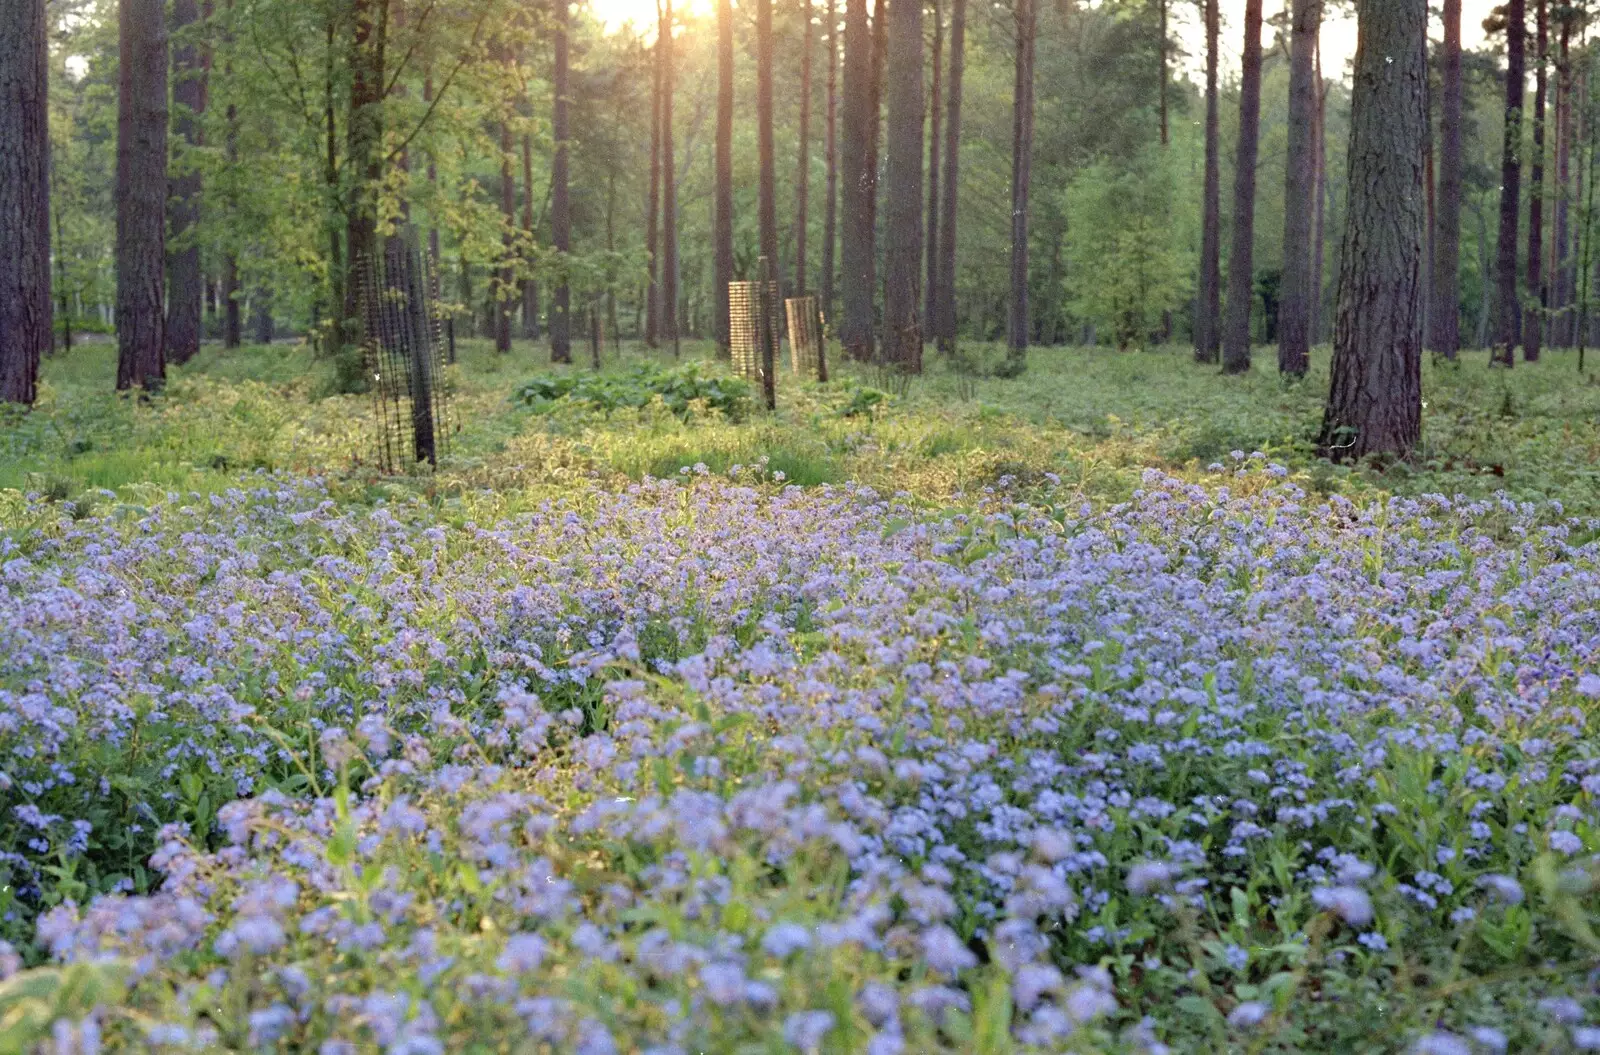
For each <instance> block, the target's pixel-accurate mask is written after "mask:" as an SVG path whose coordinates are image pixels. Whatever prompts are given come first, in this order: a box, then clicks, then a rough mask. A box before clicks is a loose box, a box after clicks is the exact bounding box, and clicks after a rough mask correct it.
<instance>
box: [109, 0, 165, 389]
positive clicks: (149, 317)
mask: <svg viewBox="0 0 1600 1055" xmlns="http://www.w3.org/2000/svg"><path fill="white" fill-rule="evenodd" d="M165 6H166V5H165V4H164V3H162V0H121V3H120V4H119V5H118V13H119V15H120V20H119V24H118V32H119V39H120V49H119V52H120V60H119V61H120V65H119V74H118V78H119V79H118V90H117V100H118V101H117V184H116V207H117V389H118V390H119V391H121V390H124V389H128V388H132V387H133V386H134V385H139V386H140V387H141V388H144V389H155V388H160V387H161V384H162V382H164V381H165V380H166V375H167V363H166V332H165V331H166V302H165V299H164V297H163V295H162V293H163V290H162V285H163V283H162V277H163V275H164V273H165V271H166V263H167V261H166V256H167V252H166V249H167V223H166V204H167V20H166V11H165Z"/></svg>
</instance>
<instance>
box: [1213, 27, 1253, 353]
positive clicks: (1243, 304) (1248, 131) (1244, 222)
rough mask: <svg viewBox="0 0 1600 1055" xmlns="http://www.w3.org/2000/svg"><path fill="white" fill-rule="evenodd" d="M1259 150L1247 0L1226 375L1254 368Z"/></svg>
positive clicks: (1225, 338) (1226, 324)
mask: <svg viewBox="0 0 1600 1055" xmlns="http://www.w3.org/2000/svg"><path fill="white" fill-rule="evenodd" d="M1260 148H1261V0H1245V8H1244V71H1243V77H1242V79H1241V80H1240V82H1239V152H1238V155H1237V158H1236V159H1235V162H1234V164H1235V171H1234V177H1233V251H1232V252H1231V253H1229V254H1228V314H1227V317H1226V318H1225V319H1224V322H1223V333H1222V371H1223V373H1227V374H1242V373H1246V372H1248V371H1249V369H1250V317H1251V314H1252V312H1253V310H1254V307H1255V292H1256V291H1255V268H1254V253H1255V238H1256V227H1255V220H1256V158H1257V156H1258V155H1259V153H1260Z"/></svg>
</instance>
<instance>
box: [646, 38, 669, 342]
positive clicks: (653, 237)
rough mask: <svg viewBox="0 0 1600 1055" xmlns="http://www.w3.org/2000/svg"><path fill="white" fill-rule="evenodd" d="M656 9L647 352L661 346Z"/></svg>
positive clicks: (660, 46)
mask: <svg viewBox="0 0 1600 1055" xmlns="http://www.w3.org/2000/svg"><path fill="white" fill-rule="evenodd" d="M660 10H661V9H660V7H659V6H658V7H657V8H656V11H657V16H656V43H655V62H654V64H653V66H654V70H653V76H654V82H653V84H652V86H651V92H650V201H649V202H648V203H647V204H646V205H645V221H644V224H645V233H644V246H645V256H646V257H648V258H649V262H648V267H649V269H650V272H649V274H650V278H649V281H648V283H647V284H646V286H645V295H644V298H645V299H644V303H645V307H644V343H645V345H646V346H648V347H650V348H654V347H656V346H657V345H658V344H660V343H661V254H660V252H659V249H660V247H661V237H660V228H661V88H662V85H663V83H664V82H663V79H662V71H663V69H664V67H665V59H666V55H667V47H666V42H665V40H664V34H663V33H662V32H661V29H660V27H661V22H662V19H661V17H660Z"/></svg>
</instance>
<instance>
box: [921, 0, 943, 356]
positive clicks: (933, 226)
mask: <svg viewBox="0 0 1600 1055" xmlns="http://www.w3.org/2000/svg"><path fill="white" fill-rule="evenodd" d="M943 59H944V15H943V12H941V11H940V10H939V0H933V88H932V91H931V94H930V95H929V97H928V214H927V225H928V226H927V234H926V235H925V236H924V237H923V239H922V246H923V255H924V256H925V257H926V261H927V276H926V277H925V278H924V279H923V286H922V301H923V306H922V336H923V339H924V340H927V339H928V338H930V337H932V336H933V335H934V316H935V315H936V314H937V313H938V310H939V148H940V146H941V145H942V144H941V143H940V141H939V128H940V122H941V118H942V117H943V115H942V114H941V113H940V112H939V110H940V106H941V104H942V103H943V101H944V100H943V97H942V95H941V93H940V78H941V74H942V72H943V71H942V70H941V68H940V66H941V63H942V61H943Z"/></svg>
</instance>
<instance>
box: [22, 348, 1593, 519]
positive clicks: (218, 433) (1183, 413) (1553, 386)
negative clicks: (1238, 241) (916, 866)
mask: <svg viewBox="0 0 1600 1055" xmlns="http://www.w3.org/2000/svg"><path fill="white" fill-rule="evenodd" d="M998 354H999V351H998V350H996V349H987V348H980V349H978V350H977V353H976V356H975V358H976V359H977V360H978V361H979V362H980V370H981V363H982V361H983V360H984V359H985V358H986V357H987V358H990V359H994V358H996V357H997V356H998ZM684 355H685V358H686V359H690V360H709V359H711V358H712V356H713V349H712V348H711V347H710V346H709V345H706V344H704V343H698V344H697V343H690V344H688V345H686V346H685V351H684ZM113 357H114V349H113V348H112V347H111V346H110V345H107V344H90V345H85V346H81V347H79V348H78V349H76V350H75V351H73V352H72V353H71V354H70V355H66V356H58V357H55V358H52V359H50V360H48V361H47V362H46V364H45V370H44V383H43V386H42V391H43V398H42V400H41V402H40V405H39V406H38V407H37V408H36V409H35V410H33V411H32V412H30V413H22V412H17V411H10V412H8V414H7V416H5V417H0V491H5V490H12V491H16V492H24V493H26V492H36V493H41V494H46V495H49V496H52V497H55V498H58V499H63V500H65V499H72V500H75V501H78V502H79V503H80V504H81V503H83V501H84V500H85V499H88V500H89V501H93V500H95V496H96V495H100V494H101V493H103V492H113V493H114V494H116V495H117V496H119V497H121V498H125V499H132V500H150V499H153V498H155V497H159V496H161V495H162V494H164V493H166V492H169V491H190V492H198V493H202V494H204V493H211V492H215V491H217V490H221V489H225V488H227V487H229V486H231V485H232V484H233V483H234V481H236V480H237V479H238V476H239V474H240V473H242V472H252V471H255V470H269V471H278V470H282V471H287V472H290V473H317V474H320V475H327V476H330V477H332V478H333V479H334V480H336V481H337V482H338V483H340V484H341V485H347V486H348V487H350V488H351V490H352V493H357V492H373V493H383V492H384V491H385V490H386V489H389V488H392V487H394V486H400V487H404V488H411V489H421V490H423V491H425V492H427V493H429V494H433V495H437V494H441V493H443V494H445V495H450V494H461V493H466V492H473V491H481V490H484V489H491V490H495V491H498V492H526V491H533V492H544V491H548V490H550V489H552V488H557V489H558V488H561V487H563V486H566V484H567V483H569V482H570V481H571V480H572V479H573V478H575V477H584V478H594V477H598V478H601V479H614V480H615V479H623V478H626V479H632V480H638V479H642V478H645V477H650V476H654V477H666V476H672V475H674V474H676V473H678V472H679V471H680V470H681V469H682V468H683V467H685V466H693V465H696V464H701V465H704V466H706V467H707V468H708V469H710V470H712V471H714V472H719V473H720V472H725V471H727V470H728V469H730V468H732V467H733V466H736V465H755V464H763V463H764V464H765V465H766V466H767V468H768V470H769V471H774V472H781V473H783V474H784V477H785V478H786V479H787V480H789V481H790V482H792V483H795V484H798V485H801V486H815V485H820V484H829V483H839V482H843V481H845V480H855V481H860V482H863V483H867V484H870V485H873V486H875V487H879V488H881V489H889V490H893V491H909V492H911V493H913V494H916V495H918V496H919V497H922V498H926V499H929V500H939V499H941V498H943V497H945V496H948V495H950V494H954V493H957V492H961V491H965V490H970V489H973V488H981V487H984V486H988V485H991V484H993V483H995V482H996V481H997V480H999V479H1001V478H1002V477H1006V476H1011V477H1017V478H1021V479H1024V480H1026V479H1028V478H1030V477H1034V478H1037V477H1038V476H1039V475H1040V474H1044V473H1051V474H1054V475H1056V476H1058V477H1060V478H1062V479H1064V480H1066V481H1067V482H1069V483H1071V484H1074V485H1076V486H1078V487H1080V488H1082V489H1083V490H1085V491H1086V492H1089V493H1091V494H1098V495H1103V496H1105V497H1107V498H1114V497H1121V496H1125V495H1126V494H1128V493H1129V492H1130V491H1131V490H1132V489H1133V488H1134V487H1135V486H1137V480H1138V474H1139V472H1140V470H1141V469H1143V468H1144V467H1147V466H1158V467H1161V468H1163V469H1166V470H1168V471H1173V472H1178V473H1181V474H1193V473H1197V472H1200V471H1202V470H1203V469H1204V468H1205V467H1206V466H1207V465H1208V464H1210V463H1213V462H1217V461H1221V460H1225V459H1226V457H1227V455H1228V454H1229V453H1230V452H1232V451H1235V450H1242V451H1246V452H1250V451H1258V450H1259V451H1262V452H1265V453H1266V454H1268V455H1269V456H1270V457H1271V458H1273V459H1274V460H1277V461H1279V462H1281V463H1283V464H1285V465H1287V466H1289V467H1290V468H1291V469H1292V470H1294V471H1295V472H1297V474H1300V475H1301V476H1303V477H1304V478H1305V479H1306V480H1307V481H1309V483H1310V484H1311V485H1312V486H1313V487H1314V488H1315V489H1316V490H1318V491H1320V492H1324V493H1327V492H1335V491H1342V492H1347V493H1352V494H1377V493H1396V494H1421V493H1446V494H1464V495H1470V496H1473V497H1484V496H1487V495H1490V494H1494V493H1496V492H1504V493H1505V494H1506V495H1508V496H1509V497H1511V498H1513V499H1516V500H1519V501H1546V500H1551V499H1558V500H1560V501H1561V502H1562V503H1563V504H1564V505H1565V507H1566V510H1567V511H1568V512H1569V513H1579V514H1587V515H1600V380H1597V378H1596V376H1595V375H1594V374H1593V373H1589V374H1587V375H1579V374H1578V373H1577V371H1576V370H1575V369H1574V367H1575V362H1574V357H1573V354H1572V353H1570V352H1555V353H1547V355H1546V357H1545V359H1544V361H1542V362H1540V363H1538V364H1531V365H1529V364H1522V365H1519V366H1518V367H1517V368H1516V369H1515V370H1514V371H1505V370H1501V369H1490V368H1489V367H1488V366H1487V365H1486V364H1485V362H1484V361H1483V358H1484V357H1483V356H1481V355H1468V356H1464V357H1463V358H1462V359H1461V360H1460V361H1458V362H1456V363H1435V362H1428V363H1425V364H1424V375H1423V380H1424V393H1425V401H1426V405H1425V412H1424V416H1425V423H1424V443H1423V447H1422V449H1421V450H1420V451H1419V452H1418V454H1417V456H1416V457H1415V458H1413V459H1412V460H1411V461H1409V462H1407V463H1404V464H1400V465H1395V466H1390V467H1387V468H1384V469H1378V468H1374V467H1359V468H1355V469H1350V468H1344V467H1334V466H1331V465H1329V464H1327V463H1326V462H1323V461H1320V460H1319V459H1317V458H1316V456H1315V452H1314V450H1313V448H1312V442H1311V441H1312V437H1314V436H1315V434H1316V431H1317V427H1318V425H1319V423H1320V415H1321V403H1322V398H1323V394H1324V393H1325V391H1326V388H1327V355H1326V353H1325V351H1324V353H1323V354H1319V355H1318V356H1316V357H1315V358H1314V362H1313V369H1312V373H1311V375H1310V376H1309V377H1307V378H1306V379H1305V380H1304V381H1299V382H1293V381H1287V382H1286V381H1284V380H1282V379H1280V378H1279V377H1278V376H1277V374H1276V373H1275V371H1274V370H1273V369H1272V365H1271V362H1270V359H1269V357H1268V356H1265V355H1263V356H1258V363H1257V367H1256V369H1255V370H1253V371H1252V372H1251V373H1250V374H1248V375H1246V376H1243V377H1237V378H1224V377H1221V376H1219V375H1218V374H1217V372H1216V371H1215V370H1214V369H1212V368H1209V367H1204V366H1199V365H1197V364H1195V363H1193V362H1192V361H1191V359H1190V356H1189V354H1188V351H1187V349H1184V348H1175V347H1174V348H1167V349H1158V350H1149V351H1141V352H1133V353H1126V354H1119V353H1115V352H1111V351H1109V350H1104V349H1080V348H1071V349H1056V348H1045V349H1036V350H1034V352H1033V353H1032V356H1031V358H1030V361H1029V370H1028V372H1027V374H1026V375H1024V376H1023V377H1022V378H1019V379H1002V378H994V377H977V378H974V377H972V376H971V375H970V374H967V373H962V372H957V371H955V370H953V369H952V368H950V367H949V366H948V365H947V364H946V363H944V362H943V361H942V360H940V359H938V358H937V357H932V358H930V368H929V372H928V374H927V375H926V376H925V377H923V378H921V379H918V380H916V381H914V382H911V383H910V384H908V385H905V384H902V385H895V384H891V383H888V382H885V381H884V379H882V378H880V376H879V375H878V373H877V371H875V370H873V369H867V368H861V367H855V366H852V365H850V364H844V366H843V369H838V370H836V377H838V378H839V379H838V380H836V381H834V382H833V383H831V384H828V385H816V384H809V383H800V382H797V381H795V380H794V379H792V378H791V377H790V376H787V375H786V376H785V377H784V378H783V382H784V384H783V385H782V386H781V398H780V409H779V411H778V413H776V414H774V415H767V414H763V413H755V414H751V415H748V416H746V417H745V418H744V419H742V420H729V419H727V418H725V417H723V416H722V415H720V414H716V413H708V412H705V411H702V412H701V413H698V414H694V415H691V417H690V419H689V420H688V421H683V420H680V418H679V417H678V416H675V415H673V414H671V413H668V412H667V411H666V409H665V408H664V407H661V406H655V407H646V408H644V409H642V410H629V409H623V410H618V411H615V412H608V413H605V414H601V413H596V412H593V411H591V410H587V409H584V408H574V407H560V406H554V407H546V408H543V409H541V410H537V411H536V410H532V409H530V408H528V407H525V406H519V405H515V404H514V402H513V401H512V400H511V399H510V398H509V396H510V393H512V392H513V391H514V390H515V389H516V388H517V387H518V386H519V385H520V384H521V383H522V382H524V381H526V380H527V379H529V378H530V377H533V376H535V375H538V374H549V373H552V372H557V373H559V372H561V371H583V370H585V369H586V368H585V367H582V366H574V367H551V366H550V365H549V364H548V363H547V362H545V361H544V358H545V357H544V350H543V348H542V347H532V346H526V345H519V346H517V347H516V348H515V349H514V350H513V352H512V354H510V355H508V356H497V355H496V354H495V353H494V352H493V351H492V349H491V348H489V347H488V346H487V344H486V343H484V342H476V341H467V342H464V343H463V345H462V349H461V362H460V364H459V365H458V366H455V367H452V368H451V370H450V375H449V376H450V383H451V385H452V388H453V422H454V429H453V432H452V435H451V436H450V443H449V454H448V456H447V458H446V459H445V464H444V465H443V467H442V469H441V471H440V472H439V473H438V474H437V475H419V476H415V477H411V478H406V479H402V480H400V481H389V482H384V481H381V480H380V479H379V477H378V475H377V474H376V473H375V471H374V470H373V468H372V466H371V459H370V457H369V456H368V448H367V444H368V443H369V440H368V433H367V426H368V423H369V422H370V420H371V409H370V404H369V402H368V400H367V398H366V397H363V396H350V395H337V394H334V393H333V391H332V389H333V376H332V371H331V368H330V366H329V364H327V363H325V362H322V361H319V360H317V359H315V358H314V357H313V356H312V355H311V354H310V352H308V351H307V350H304V349H298V348H286V347H284V346H281V345H279V346H272V347H247V348H243V349H240V350H238V351H234V352H224V351H222V350H221V349H219V348H215V347H208V348H206V349H205V350H204V351H203V352H202V354H201V355H200V356H199V357H198V358H197V359H196V360H195V361H193V362H192V363H190V364H188V365H187V366H186V367H183V368H181V369H175V370H173V371H172V378H171V382H170V383H169V385H168V387H167V389H166V391H165V392H163V393H161V394H160V395H157V396H155V397H153V398H148V399H146V398H141V397H138V396H132V397H130V396H119V395H116V394H113V393H112V392H111V391H110V379H111V377H112V376H113V368H114V361H113ZM649 359H654V360H656V361H658V362H667V361H668V360H669V357H668V356H667V355H666V354H665V353H663V352H651V351H649V350H648V349H645V348H643V347H642V346H638V345H632V344H630V345H628V346H626V347H625V348H624V349H623V350H622V352H621V353H620V354H615V355H613V356H612V357H611V359H610V361H609V362H608V364H607V366H606V369H607V371H608V372H609V371H615V370H621V369H622V368H625V367H627V366H629V365H632V364H637V363H639V362H642V361H645V360H649ZM713 369H715V368H714V367H713ZM883 388H903V391H900V392H897V393H896V394H895V395H894V396H883V395H882V393H881V389H883Z"/></svg>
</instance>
